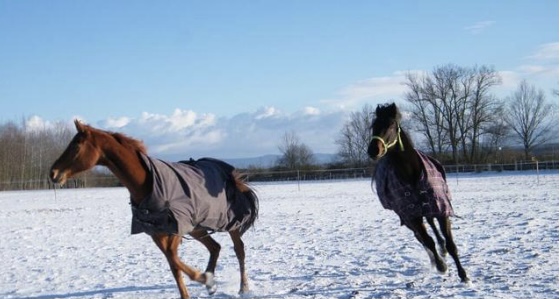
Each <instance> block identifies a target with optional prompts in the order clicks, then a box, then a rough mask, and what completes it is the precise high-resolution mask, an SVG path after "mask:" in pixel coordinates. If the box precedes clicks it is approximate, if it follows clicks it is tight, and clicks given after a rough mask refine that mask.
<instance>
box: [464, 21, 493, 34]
mask: <svg viewBox="0 0 560 299" xmlns="http://www.w3.org/2000/svg"><path fill="white" fill-rule="evenodd" d="M494 24H496V22H495V21H480V22H477V23H474V24H473V25H470V26H465V27H464V29H465V30H467V31H468V32H469V33H471V34H479V33H481V32H483V31H485V30H487V29H488V28H490V27H491V26H493V25H494Z"/></svg>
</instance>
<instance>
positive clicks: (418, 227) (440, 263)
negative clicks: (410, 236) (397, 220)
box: [405, 217, 447, 273]
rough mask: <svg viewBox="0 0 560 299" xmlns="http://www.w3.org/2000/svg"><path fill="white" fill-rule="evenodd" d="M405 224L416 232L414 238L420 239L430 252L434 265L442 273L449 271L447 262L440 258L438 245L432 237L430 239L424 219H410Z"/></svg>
mask: <svg viewBox="0 0 560 299" xmlns="http://www.w3.org/2000/svg"><path fill="white" fill-rule="evenodd" d="M405 224H406V226H407V227H408V228H409V229H410V230H412V231H413V232H414V236H415V237H416V239H418V241H419V242H420V243H421V244H422V245H423V246H424V248H425V249H426V251H427V252H428V255H429V256H430V260H431V261H432V264H435V266H436V269H437V270H438V271H439V272H442V273H444V272H445V271H447V265H446V264H445V261H444V260H443V259H442V258H441V257H440V256H439V254H438V252H437V249H436V243H435V242H434V239H432V237H430V235H429V234H428V231H427V230H426V226H425V225H424V221H423V218H422V217H418V218H414V219H410V220H408V221H406V222H405Z"/></svg>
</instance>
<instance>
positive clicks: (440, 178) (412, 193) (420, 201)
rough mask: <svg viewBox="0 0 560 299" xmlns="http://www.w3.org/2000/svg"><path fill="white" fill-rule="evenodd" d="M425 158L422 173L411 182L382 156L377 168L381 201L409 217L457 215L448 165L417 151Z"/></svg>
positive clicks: (400, 215)
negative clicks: (447, 171)
mask: <svg viewBox="0 0 560 299" xmlns="http://www.w3.org/2000/svg"><path fill="white" fill-rule="evenodd" d="M416 153H417V154H418V157H419V158H420V160H421V161H422V168H423V169H422V174H421V177H420V180H419V181H418V182H417V183H416V185H414V186H413V185H410V184H407V183H405V182H403V181H402V180H400V179H399V178H398V176H397V173H396V171H395V169H394V167H393V166H392V165H391V164H390V161H389V159H388V158H387V157H384V158H382V159H380V160H379V162H378V164H377V167H376V169H375V175H374V178H375V187H376V189H377V195H378V197H379V200H380V201H381V205H382V206H383V207H384V208H385V209H389V210H393V211H395V212H396V213H397V215H399V217H400V218H401V225H402V224H405V223H406V222H407V220H409V219H412V218H417V217H422V216H427V217H432V216H453V215H454V212H453V207H452V206H451V194H450V192H449V188H448V186H447V182H446V178H445V169H444V168H443V166H441V164H440V163H439V162H438V161H437V160H436V159H434V158H432V157H430V156H428V155H426V154H424V153H422V152H420V151H418V150H417V151H416Z"/></svg>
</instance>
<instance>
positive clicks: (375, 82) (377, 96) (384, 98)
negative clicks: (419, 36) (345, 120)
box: [322, 71, 417, 110]
mask: <svg viewBox="0 0 560 299" xmlns="http://www.w3.org/2000/svg"><path fill="white" fill-rule="evenodd" d="M409 72H412V73H415V72H417V71H397V72H394V73H393V74H392V75H390V76H383V77H372V78H368V79H364V80H360V81H358V82H355V83H353V84H351V85H349V86H348V87H345V88H343V89H342V90H341V91H340V92H339V97H338V98H336V99H329V100H324V101H322V102H323V103H325V104H328V105H330V106H333V107H335V108H337V109H344V110H350V109H358V108H359V107H360V106H361V105H363V104H365V103H369V104H373V103H385V102H388V101H391V100H393V99H396V98H400V97H402V95H403V93H404V92H405V91H406V86H405V85H403V83H404V82H405V79H406V74H407V73H409Z"/></svg>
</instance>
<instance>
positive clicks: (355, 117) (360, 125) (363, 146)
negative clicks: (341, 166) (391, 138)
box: [336, 104, 375, 167]
mask: <svg viewBox="0 0 560 299" xmlns="http://www.w3.org/2000/svg"><path fill="white" fill-rule="evenodd" d="M374 113H375V110H374V108H373V106H372V105H369V104H366V105H364V106H363V107H362V110H361V111H357V112H352V113H351V114H350V119H349V120H348V121H347V122H346V123H345V124H344V126H343V127H342V129H341V130H340V135H339V137H338V138H337V139H336V144H338V156H339V157H340V158H341V159H342V161H343V162H344V163H345V164H347V165H351V166H353V167H362V166H366V165H367V164H368V163H369V157H368V154H367V148H368V145H369V142H370V141H371V137H372V136H371V128H370V127H371V123H372V121H373V116H374Z"/></svg>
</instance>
